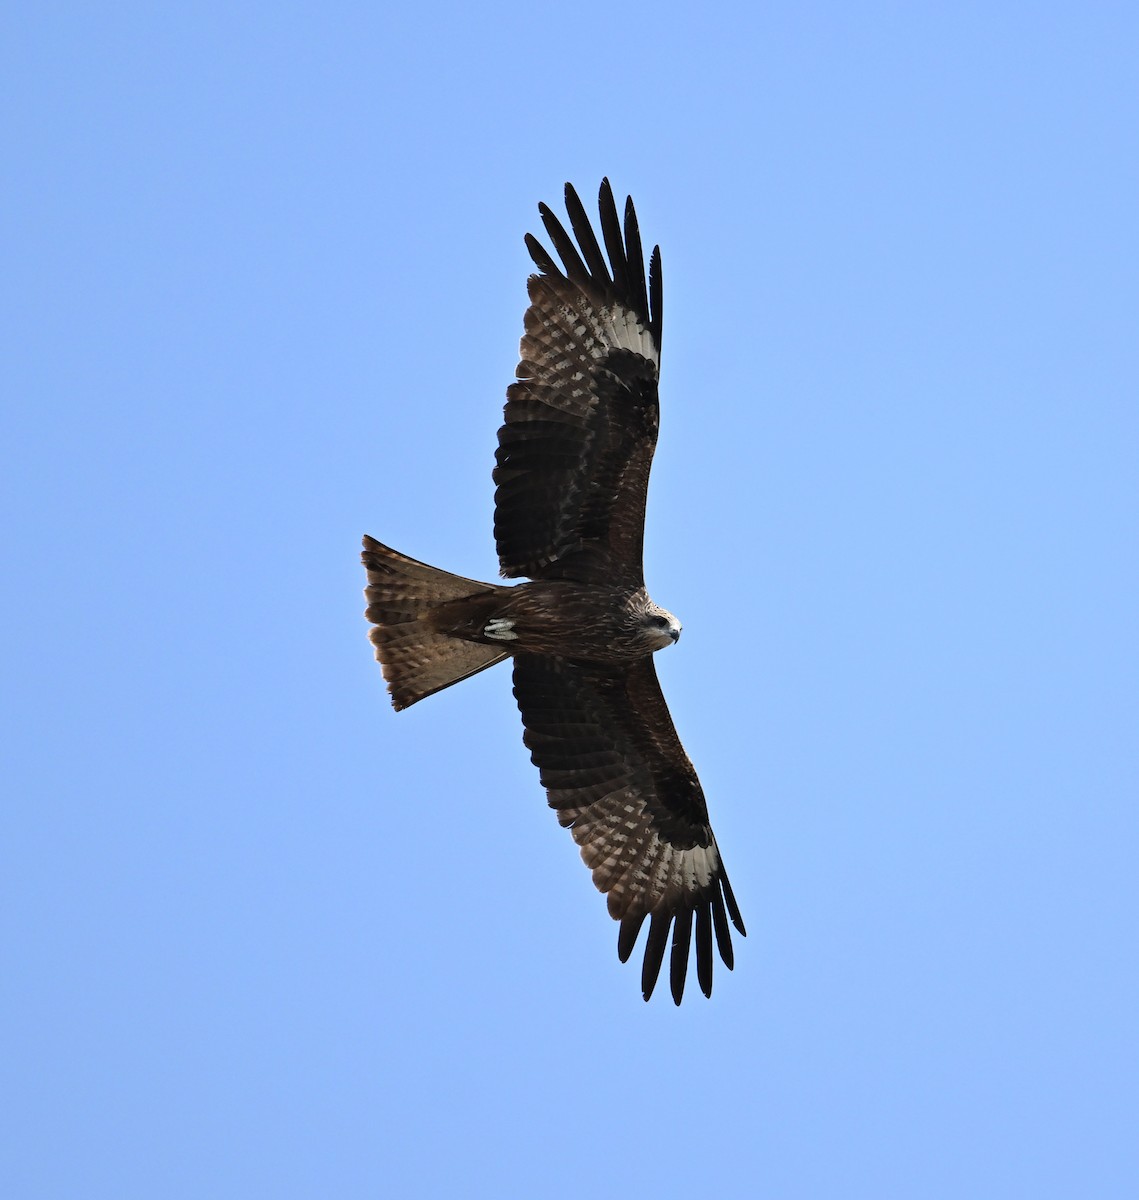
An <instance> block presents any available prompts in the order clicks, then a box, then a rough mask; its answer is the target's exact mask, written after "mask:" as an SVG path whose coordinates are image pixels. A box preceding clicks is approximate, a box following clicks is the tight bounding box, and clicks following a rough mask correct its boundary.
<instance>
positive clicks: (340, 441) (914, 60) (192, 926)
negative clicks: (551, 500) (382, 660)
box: [0, 0, 1139, 1200]
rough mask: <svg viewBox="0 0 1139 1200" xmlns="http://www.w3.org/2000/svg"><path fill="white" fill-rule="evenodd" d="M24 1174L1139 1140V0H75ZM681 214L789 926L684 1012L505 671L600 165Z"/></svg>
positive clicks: (855, 1164) (35, 806)
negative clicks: (364, 554)
mask: <svg viewBox="0 0 1139 1200" xmlns="http://www.w3.org/2000/svg"><path fill="white" fill-rule="evenodd" d="M3 24H4V27H5V28H4V32H3V37H2V38H0V46H2V47H3V49H2V50H0V55H2V58H3V62H2V64H0V65H2V70H0V88H2V89H3V93H4V102H5V103H4V107H5V109H6V111H7V117H6V126H7V132H6V134H5V140H6V143H7V145H6V149H5V151H4V159H5V162H6V163H7V165H8V171H7V172H6V175H7V183H6V185H5V188H4V193H3V199H2V201H0V203H2V214H0V215H2V219H3V229H4V233H5V241H6V243H7V249H6V251H5V259H6V265H5V268H4V272H3V274H4V294H5V301H4V320H3V331H2V337H3V340H4V343H5V346H4V352H3V362H4V366H3V373H4V377H5V382H4V384H3V393H4V416H3V424H4V428H3V431H2V446H3V455H4V459H5V463H4V468H3V476H4V477H3V484H2V486H3V489H4V516H3V522H2V526H3V535H2V536H3V546H4V551H3V553H4V562H5V568H6V571H5V575H6V579H7V583H6V586H5V588H4V590H3V594H2V598H0V604H2V605H3V609H4V627H5V628H6V630H7V631H8V644H7V646H6V651H5V660H6V661H5V668H6V670H5V674H6V676H7V683H6V686H5V693H6V699H5V701H4V704H5V712H4V729H5V735H6V736H5V739H4V740H5V742H6V743H7V751H6V756H7V765H6V766H5V768H4V778H5V781H6V787H5V791H6V793H7V800H6V803H5V805H4V814H5V815H4V834H3V846H2V848H0V853H2V855H3V859H4V862H3V864H2V870H0V888H2V891H3V922H4V967H3V980H2V983H0V987H2V992H0V997H2V998H0V1010H2V1011H0V1024H2V1026H3V1028H4V1030H5V1036H6V1040H7V1041H8V1043H9V1044H8V1047H7V1049H6V1050H5V1052H4V1055H3V1064H4V1065H3V1068H2V1070H3V1073H4V1075H5V1076H6V1079H4V1080H2V1081H0V1083H2V1090H3V1094H4V1095H5V1097H6V1101H5V1105H6V1108H7V1110H8V1111H7V1114H6V1116H5V1117H4V1120H3V1123H2V1126H3V1131H2V1132H0V1139H3V1141H4V1143H5V1146H4V1160H3V1164H2V1177H3V1179H4V1180H5V1183H4V1188H3V1190H4V1193H5V1194H6V1195H8V1196H12V1197H20V1198H21V1200H39V1198H47V1197H52V1198H55V1197H68V1198H70V1197H83V1198H85V1200H86V1198H88V1197H95V1196H97V1197H113V1198H115V1200H133V1198H135V1197H138V1198H146V1200H153V1198H154V1197H162V1198H163V1200H180V1198H182V1197H186V1198H194V1200H199V1198H200V1197H203V1196H210V1197H227V1198H228V1197H234V1198H242V1200H244V1198H247V1197H254V1196H265V1197H274V1198H277V1197H280V1198H293V1197H296V1198H314V1200H315V1198H318V1197H319V1198H321V1200H323V1198H325V1197H329V1196H337V1197H387V1196H425V1197H435V1196H439V1197H452V1196H479V1197H481V1196H488V1197H492V1196H493V1197H501V1196H509V1197H526V1198H530V1197H551V1198H561V1197H571V1196H573V1197H577V1196H581V1195H590V1196H596V1197H602V1198H606V1197H623V1196H631V1195H652V1196H660V1197H672V1196H676V1197H680V1196H686V1197H687V1196H725V1197H728V1196H744V1195H756V1196H763V1197H772V1198H775V1200H799V1198H811V1200H815V1198H818V1200H831V1198H833V1197H844V1198H851V1197H874V1198H876V1200H880V1198H882V1197H900V1198H906V1200H909V1198H911V1197H923V1198H926V1200H928V1198H942V1197H945V1198H953V1200H958V1198H960V1197H966V1196H967V1197H971V1198H978V1200H983V1198H989V1197H992V1198H994V1200H1007V1198H1008V1197H1017V1196H1026V1197H1027V1196H1031V1197H1033V1198H1034V1200H1040V1198H1049V1197H1096V1198H1097V1200H1104V1198H1115V1197H1131V1196H1134V1195H1136V1194H1139V1148H1137V1140H1136V1137H1135V1130H1136V1121H1137V1116H1139V1113H1137V1104H1136V1101H1137V1099H1139V1096H1137V1092H1139V1083H1137V1080H1139V1035H1137V1018H1136V1014H1137V1013H1139V970H1137V964H1136V940H1137V939H1136V917H1137V914H1139V883H1137V881H1136V860H1137V856H1139V816H1137V811H1136V810H1137V804H1136V801H1137V799H1139V620H1137V617H1136V608H1137V604H1136V593H1137V585H1139V571H1137V553H1136V551H1137V546H1139V472H1137V464H1139V363H1137V352H1136V317H1137V314H1139V285H1137V280H1139V253H1137V251H1139V238H1137V234H1136V214H1137V213H1139V104H1137V98H1139V97H1137V83H1136V78H1137V76H1136V69H1135V63H1136V54H1137V49H1139V12H1137V10H1136V9H1135V7H1134V5H1132V4H1124V3H1090V4H1081V5H1075V4H1070V5H1069V4H1048V3H1043V4H1040V3H1035V4H1028V3H1023V4H1020V3H995V4H993V3H985V4H977V3H968V2H966V3H959V2H958V3H953V4H901V3H868V4H858V5H848V4H837V3H829V4H824V3H794V4H792V3H770V4H759V5H739V6H735V5H729V4H710V5H707V6H704V7H703V8H701V10H700V11H699V13H697V12H696V10H695V9H694V8H693V9H688V8H685V9H681V8H680V7H679V6H677V7H675V8H673V9H672V10H671V11H670V10H669V9H668V7H667V6H665V7H662V6H660V5H656V4H651V5H650V4H627V5H623V6H613V5H602V4H597V3H591V2H588V0H586V2H583V3H580V4H577V5H575V6H572V7H571V8H565V7H562V8H558V9H552V8H549V7H547V8H542V7H541V6H534V5H515V4H500V5H495V4H491V5H489V6H487V7H482V8H479V7H476V6H467V5H463V6H459V5H456V4H453V3H441V4H437V5H432V6H421V5H407V6H402V7H399V8H396V7H395V6H391V5H363V4H340V3H332V4H327V3H326V4H321V5H306V4H289V3H285V4H277V5H266V4H241V3H237V4H234V3H227V4H224V5H222V4H210V3H206V4H195V5H192V6H182V7H175V6H155V5H143V4H131V3H126V4H121V5H115V6H93V5H75V4H68V3H61V4H54V5H52V4H44V5H38V6H30V5H23V6H13V7H11V8H9V9H8V11H7V14H6V16H5V17H4V18H3ZM603 174H608V175H609V176H610V177H611V178H612V180H613V184H614V187H615V189H616V190H618V191H619V192H620V193H621V194H622V195H623V194H624V193H625V192H632V193H633V195H634V197H635V199H636V201H637V204H638V208H639V212H640V216H641V222H642V227H643V229H644V232H645V236H646V239H647V240H648V242H649V243H650V244H651V243H652V242H655V241H659V242H660V243H661V246H662V251H663V256H664V277H665V289H666V294H665V330H664V362H663V386H662V406H663V414H662V434H661V443H660V449H659V453H658V457H657V462H656V468H655V472H654V477H653V487H652V490H651V494H650V506H649V519H648V533H647V564H646V569H647V576H648V580H649V584H650V587H651V589H652V591H653V594H654V596H655V598H656V599H657V600H658V601H660V602H661V603H663V604H664V605H666V606H667V607H668V608H670V609H672V610H673V611H674V612H676V613H677V614H678V615H679V616H680V617H681V618H682V620H683V621H684V623H685V634H684V638H683V639H682V641H681V643H680V645H679V646H678V647H677V648H676V649H675V650H670V651H668V652H667V653H665V654H664V655H662V656H660V658H659V659H658V667H659V670H660V673H661V676H662V679H663V683H664V688H665V691H666V694H667V696H668V698H669V702H670V705H671V708H672V712H673V715H674V717H675V720H676V724H677V726H678V728H679V730H680V733H681V736H682V737H683V739H684V741H685V744H686V746H687V748H688V750H689V752H690V754H691V756H692V758H693V760H694V761H695V763H696V766H697V768H698V770H699V771H700V774H701V778H702V780H703V783H704V787H705V790H706V792H707V795H708V799H709V805H710V808H711V811H712V816H713V820H714V824H715V826H716V830H717V833H718V836H719V840H720V843H721V846H722V848H723V852H724V855H725V859H726V862H727V865H728V867H729V870H730V872H731V876H732V880H733V882H734V884H735V890H736V892H737V894H738V897H739V900H740V904H741V906H742V908H743V911H744V915H745V917H746V919H747V922H748V929H749V936H748V938H747V940H746V941H743V942H740V943H739V944H738V945H737V960H738V961H737V968H736V971H735V973H734V974H728V973H726V972H722V971H721V972H719V973H718V974H717V979H716V986H715V991H714V994H713V997H712V1000H711V1001H710V1002H706V1001H704V999H703V998H702V997H701V996H700V995H699V994H698V992H697V991H696V990H695V988H693V989H691V994H690V998H689V999H688V1000H686V1002H685V1004H684V1006H683V1007H682V1008H681V1009H679V1010H678V1009H675V1008H674V1007H673V1005H672V1004H671V1002H670V1000H669V999H668V996H667V992H666V991H663V990H662V994H661V995H659V996H658V997H656V998H655V999H654V1001H653V1002H652V1003H651V1004H649V1005H645V1004H644V1003H643V1002H642V1001H641V999H640V994H639V987H638V971H637V969H636V968H635V967H634V966H632V965H630V966H625V967H622V966H621V965H620V964H619V963H618V962H617V958H616V926H615V925H614V923H613V922H611V921H610V920H609V918H608V916H607V915H606V912H605V906H604V903H603V901H602V899H601V898H600V897H599V896H598V895H597V894H596V893H595V892H594V890H593V888H592V884H591V883H590V880H589V876H588V872H587V871H586V870H585V869H584V868H583V867H582V866H581V864H580V862H579V860H578V855H577V851H576V849H575V848H574V846H573V845H572V843H571V840H570V838H569V837H568V836H567V835H566V834H565V833H564V832H563V831H561V830H560V829H559V828H558V826H557V822H556V821H555V819H554V817H553V815H552V814H551V813H550V812H549V811H548V810H547V808H546V806H545V802H544V797H543V795H542V792H541V790H540V788H539V785H538V779H537V772H536V771H535V770H534V768H533V767H532V766H531V765H530V763H529V762H528V756H527V754H526V752H525V751H524V749H523V747H522V745H521V740H520V722H519V719H518V716H517V712H516V709H515V707H514V704H513V701H512V698H511V693H510V680H509V674H508V672H507V671H506V670H505V669H503V668H499V669H496V670H495V671H492V672H489V673H487V674H485V675H482V676H480V677H478V678H477V679H474V680H471V681H469V682H467V683H464V684H463V685H462V686H461V687H459V688H456V689H454V690H453V691H451V692H448V693H445V694H441V695H438V696H436V697H434V698H432V699H431V700H429V701H427V702H425V703H424V704H422V705H420V706H418V707H416V708H415V709H413V710H411V711H410V712H407V713H403V714H400V715H398V716H397V715H396V714H395V713H393V712H392V711H391V709H390V707H389V705H388V703H387V700H386V698H385V695H384V693H383V688H382V680H381V677H380V673H379V669H378V667H377V666H376V665H375V664H374V662H373V661H372V656H371V649H370V647H369V645H368V642H367V640H366V636H365V625H364V622H363V619H362V616H361V611H362V607H363V601H362V596H361V587H362V583H363V580H362V572H361V570H360V567H359V565H358V559H357V555H358V545H359V539H360V535H361V534H362V533H364V532H365V531H367V532H369V533H372V534H374V535H375V536H377V537H380V538H381V539H383V540H384V541H386V542H389V543H390V544H392V545H394V546H396V547H397V548H400V549H403V550H405V551H406V552H408V553H411V554H413V555H415V556H416V557H419V558H423V559H426V560H428V561H431V562H435V563H438V564H439V565H441V566H445V567H448V568H450V569H451V570H454V571H457V572H461V573H463V574H468V575H473V576H476V577H484V578H492V577H493V576H494V572H495V569H496V560H495V557H494V547H493V541H492V537H491V519H492V486H491V481H490V469H491V465H492V456H493V451H494V446H495V431H496V428H497V425H498V422H499V419H500V415H501V406H502V403H503V399H504V389H505V387H506V384H507V383H508V381H509V380H510V378H511V377H512V373H513V369H514V366H515V362H516V353H517V343H518V337H519V335H520V332H521V322H522V311H523V307H524V303H525V289H524V280H525V276H526V274H527V272H528V269H529V260H528V258H527V256H526V253H525V249H524V247H523V243H522V237H523V234H524V233H525V232H526V231H527V230H536V229H537V227H538V220H537V213H536V205H537V202H538V201H539V200H546V201H547V202H550V203H551V204H554V205H555V206H556V207H559V208H560V203H561V187H562V184H563V182H564V181H565V180H566V179H570V180H573V181H574V182H575V183H576V184H577V185H578V187H579V188H580V189H581V191H582V193H583V194H585V195H589V196H592V195H594V194H595V192H596V187H597V184H598V182H599V180H600V178H601V176H602V175H603Z"/></svg>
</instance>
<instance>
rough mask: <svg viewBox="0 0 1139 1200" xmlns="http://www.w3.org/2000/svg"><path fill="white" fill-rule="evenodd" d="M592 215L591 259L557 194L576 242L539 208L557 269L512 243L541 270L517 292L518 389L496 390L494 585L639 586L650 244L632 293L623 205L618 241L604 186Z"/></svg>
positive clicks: (648, 413) (655, 316)
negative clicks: (519, 580)
mask: <svg viewBox="0 0 1139 1200" xmlns="http://www.w3.org/2000/svg"><path fill="white" fill-rule="evenodd" d="M599 205H600V213H601V234H602V240H603V241H604V244H605V253H603V252H602V250H601V246H600V245H599V243H598V241H597V237H596V235H595V234H594V232H593V229H592V227H591V226H590V223H589V219H588V217H587V216H586V214H585V209H584V207H583V206H582V203H581V201H580V200H579V199H578V195H577V193H576V192H575V191H574V189H573V188H572V187H571V186H570V185H569V184H566V210H567V212H568V213H569V219H570V226H571V228H572V229H573V232H574V236H575V237H576V238H577V245H576V246H575V245H574V242H573V239H571V238H570V236H569V235H568V234H567V233H566V231H565V229H564V228H563V227H562V225H561V223H560V222H559V221H558V219H557V217H555V216H554V214H553V213H552V212H551V211H550V210H549V209H548V208H547V207H546V206H545V205H544V204H543V205H539V211H540V212H541V214H542V222H543V224H544V225H545V227H546V232H547V233H548V234H549V236H550V241H551V242H553V245H554V248H555V250H556V251H557V254H558V257H559V258H560V259H561V264H560V266H559V265H558V263H556V262H555V261H554V259H553V258H552V257H551V256H550V255H549V254H548V253H547V252H546V250H545V249H544V248H543V247H542V245H541V244H540V243H539V242H538V241H537V240H536V239H535V238H534V237H532V236H531V235H530V234H527V235H526V246H527V249H528V250H529V251H530V256H531V257H532V258H533V260H534V262H535V263H536V264H537V266H538V268H539V270H540V271H541V274H539V275H531V276H530V279H529V282H528V285H527V286H528V290H529V293H530V307H529V308H528V309H527V310H526V319H525V333H524V335H523V337H522V345H521V359H522V360H521V362H519V364H518V370H517V375H518V382H517V383H512V384H511V385H510V387H508V388H507V390H506V398H507V399H506V409H505V422H504V424H503V425H502V427H501V429H499V431H498V453H497V455H496V463H497V465H496V467H495V470H494V481H495V484H496V485H497V490H496V491H495V496H494V500H495V515H494V536H495V540H496V542H497V543H498V558H499V567H500V570H501V572H502V574H503V575H504V576H506V577H508V578H510V577H514V576H527V577H528V578H530V579H578V580H582V581H586V582H605V583H625V582H627V583H630V584H631V585H633V586H639V585H641V584H643V582H644V579H643V577H642V567H641V556H642V540H643V534H644V524H645V495H646V492H647V490H648V483H649V469H650V467H651V466H652V458H653V450H654V449H655V448H656V439H657V421H658V406H657V376H658V370H659V367H660V327H661V273H660V248H659V247H657V248H655V249H654V250H653V253H652V259H651V261H650V264H649V278H648V285H647V287H646V283H645V264H644V257H643V254H642V250H641V235H640V230H639V228H638V226H637V214H636V211H635V210H634V208H633V201H632V199H631V198H630V199H628V200H626V202H625V223H624V234H623V235H622V229H621V222H620V220H619V218H618V215H617V206H616V204H615V202H614V199H613V191H612V189H611V188H610V186H609V181H608V180H607V179H606V180H604V181H603V182H602V184H601V194H600V197H599ZM579 248H580V252H579ZM606 254H607V255H608V261H606Z"/></svg>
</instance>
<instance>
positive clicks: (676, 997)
mask: <svg viewBox="0 0 1139 1200" xmlns="http://www.w3.org/2000/svg"><path fill="white" fill-rule="evenodd" d="M691 946H692V909H690V908H682V909H681V910H680V912H678V913H677V914H676V921H675V923H674V925H673V927H672V959H671V961H670V963H669V985H670V986H671V988H672V999H673V1002H674V1003H675V1004H679V1003H680V1002H681V1000H683V999H684V981H685V979H686V978H687V976H688V952H689V950H690V949H691Z"/></svg>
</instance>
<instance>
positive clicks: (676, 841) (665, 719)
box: [514, 654, 745, 1004]
mask: <svg viewBox="0 0 1139 1200" xmlns="http://www.w3.org/2000/svg"><path fill="white" fill-rule="evenodd" d="M514 695H515V696H516V698H517V700H518V707H519V709H520V710H521V712H522V723H523V724H524V725H525V727H526V734H525V739H524V740H525V742H526V745H527V746H528V747H529V748H530V751H531V757H532V758H533V760H534V762H535V764H536V765H537V766H538V768H539V769H540V770H541V773H542V783H543V785H544V786H545V788H546V789H547V792H548V796H549V801H550V807H551V808H553V809H556V810H557V814H558V820H559V821H560V822H561V824H562V825H563V826H566V827H567V828H569V830H570V831H571V832H572V834H573V837H574V840H575V841H576V842H577V843H578V845H579V846H580V847H581V856H582V858H583V859H584V860H585V862H586V865H587V866H589V867H591V868H592V870H593V882H594V883H595V884H596V885H597V887H598V888H599V889H600V890H601V891H603V892H606V893H607V895H608V902H609V912H610V914H611V915H612V916H613V917H614V918H616V919H617V920H618V921H620V922H621V929H620V933H619V935H618V939H617V953H618V956H619V957H620V959H621V961H622V962H625V961H627V959H628V958H629V955H630V954H631V953H632V951H633V946H634V944H635V943H636V940H637V935H638V934H639V933H640V930H641V926H642V925H643V924H644V922H645V919H646V918H648V919H649V922H650V923H649V932H648V938H647V941H646V943H645V959H644V967H643V969H642V973H641V987H642V991H643V992H644V997H645V999H646V1000H647V999H648V998H649V996H651V995H652V991H653V988H654V987H655V986H656V981H657V976H658V975H659V973H660V968H661V963H662V961H663V959H664V952H665V949H666V947H667V945H668V941H669V929H670V928H671V929H672V931H673V933H672V958H671V963H670V971H669V974H670V982H671V986H672V997H673V999H674V1000H675V1001H676V1003H677V1004H679V1003H680V1000H681V996H682V995H683V994H684V980H685V976H686V974H687V971H688V954H689V947H690V944H691V940H692V927H693V917H695V926H696V973H697V977H698V979H699V981H700V989H701V991H703V993H704V995H705V996H709V995H711V992H712V942H713V938H714V939H715V941H716V943H717V945H718V946H719V951H720V957H721V958H722V959H723V960H724V962H725V964H726V965H727V966H728V968H729V969H730V968H731V967H732V965H733V961H734V959H733V954H732V939H731V933H730V931H729V928H728V918H729V916H730V917H731V921H732V924H733V925H735V927H736V928H737V929H738V930H739V932H740V933H741V934H742V933H745V930H744V926H743V921H742V920H741V919H740V912H739V908H738V907H737V905H736V900H735V897H734V896H733V895H732V889H731V885H730V884H729V883H728V877H727V875H726V874H725V872H724V867H723V864H722V863H721V861H720V852H719V849H718V848H717V846H716V839H715V837H714V836H713V834H712V829H711V827H710V826H709V824H708V809H707V806H706V805H705V803H704V793H703V791H702V790H701V788H700V782H699V780H698V779H697V778H696V772H695V770H694V769H693V767H692V763H691V762H689V760H688V756H687V755H686V754H685V753H684V748H683V747H682V746H681V744H680V739H679V738H678V737H677V736H676V730H675V728H674V727H673V724H672V720H671V718H670V717H669V715H668V707H667V706H666V704H665V702H664V696H663V695H662V693H661V690H660V684H659V683H658V682H657V676H656V670H655V668H654V667H653V662H652V659H651V658H643V659H640V660H638V661H637V662H636V663H635V664H634V665H633V666H631V667H629V668H610V667H605V666H599V665H595V664H592V663H575V662H569V661H567V660H566V659H562V658H546V657H539V656H537V655H532V654H519V655H516V656H515V659H514Z"/></svg>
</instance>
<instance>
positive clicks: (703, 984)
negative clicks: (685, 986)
mask: <svg viewBox="0 0 1139 1200" xmlns="http://www.w3.org/2000/svg"><path fill="white" fill-rule="evenodd" d="M696 977H697V979H698V980H699V981H700V990H701V991H702V992H703V993H704V995H705V996H709V997H710V996H711V995H712V905H711V903H710V901H708V900H705V901H704V902H703V903H702V904H701V905H700V907H699V908H698V909H697V910H696Z"/></svg>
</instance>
